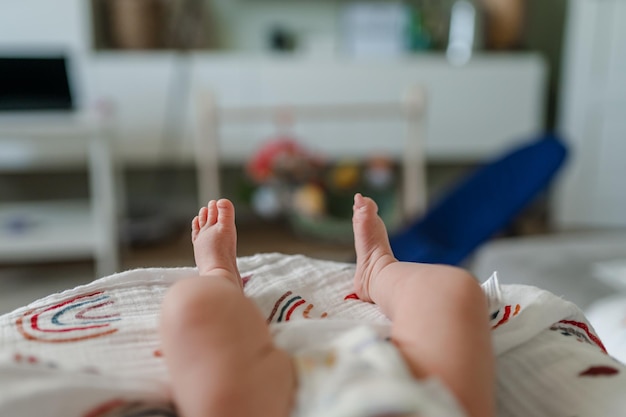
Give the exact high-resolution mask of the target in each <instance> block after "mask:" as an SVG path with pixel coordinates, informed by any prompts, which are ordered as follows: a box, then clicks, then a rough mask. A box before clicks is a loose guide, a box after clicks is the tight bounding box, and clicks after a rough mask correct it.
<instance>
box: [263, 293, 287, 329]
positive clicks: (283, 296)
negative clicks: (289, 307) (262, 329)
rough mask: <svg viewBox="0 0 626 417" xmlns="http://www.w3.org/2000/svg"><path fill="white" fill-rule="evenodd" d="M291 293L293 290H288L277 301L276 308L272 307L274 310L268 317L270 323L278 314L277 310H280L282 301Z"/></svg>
mask: <svg viewBox="0 0 626 417" xmlns="http://www.w3.org/2000/svg"><path fill="white" fill-rule="evenodd" d="M291 294H292V292H291V291H287V292H286V293H284V294H283V295H282V296H281V297H280V298H279V299H278V300H277V301H276V303H275V304H274V308H273V309H272V312H271V313H270V316H269V317H268V319H267V322H268V323H271V322H272V320H273V319H274V316H275V315H276V312H277V311H278V307H280V303H282V302H283V300H284V299H285V298H287V297H289V296H290V295H291Z"/></svg>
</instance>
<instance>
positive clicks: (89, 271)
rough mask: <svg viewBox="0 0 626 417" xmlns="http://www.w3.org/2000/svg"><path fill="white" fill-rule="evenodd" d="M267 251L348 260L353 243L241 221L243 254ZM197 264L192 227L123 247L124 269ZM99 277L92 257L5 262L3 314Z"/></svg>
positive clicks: (0, 268) (1, 270)
mask: <svg viewBox="0 0 626 417" xmlns="http://www.w3.org/2000/svg"><path fill="white" fill-rule="evenodd" d="M262 252H280V253H286V254H297V253H299V254H305V255H308V256H311V257H313V258H318V259H328V260H334V261H346V262H350V261H352V260H353V259H354V250H353V246H352V244H351V243H334V242H326V241H319V240H312V239H306V238H302V237H298V236H296V235H294V233H293V232H292V231H291V230H290V229H289V228H288V227H287V226H286V225H284V224H281V223H275V224H271V223H268V224H246V225H243V226H242V225H238V254H239V256H249V255H254V254H256V253H262ZM193 265H194V260H193V252H192V247H191V242H190V240H189V232H188V231H187V230H181V231H180V233H177V234H175V235H174V236H173V237H171V238H170V239H167V240H166V241H164V242H162V243H160V244H158V245H157V244H153V245H150V246H144V247H141V248H126V249H124V250H122V254H121V267H120V270H128V269H134V268H145V267H177V266H193ZM94 278H95V277H94V270H93V263H92V262H91V261H84V262H62V263H52V264H33V265H30V264H29V265H0V314H4V313H7V312H9V311H12V310H14V309H15V308H18V307H21V306H23V305H26V304H28V303H30V302H31V301H34V300H36V299H38V298H41V297H43V296H46V295H48V294H52V293H55V292H59V291H63V290H65V289H70V288H74V287H76V286H77V285H81V284H86V283H88V282H90V281H92V280H93V279H94Z"/></svg>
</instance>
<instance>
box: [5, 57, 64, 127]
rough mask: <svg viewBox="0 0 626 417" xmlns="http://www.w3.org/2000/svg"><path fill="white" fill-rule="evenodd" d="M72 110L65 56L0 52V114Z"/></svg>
mask: <svg viewBox="0 0 626 417" xmlns="http://www.w3.org/2000/svg"><path fill="white" fill-rule="evenodd" d="M75 110H76V103H75V98H74V96H73V94H72V88H71V80H70V76H69V62H68V59H67V57H66V56H64V55H43V54H42V55H34V54H18V53H15V54H7V53H2V52H0V115H2V114H5V115H6V114H8V113H11V114H13V115H16V114H18V113H27V114H35V113H66V112H67V113H72V112H74V111H75Z"/></svg>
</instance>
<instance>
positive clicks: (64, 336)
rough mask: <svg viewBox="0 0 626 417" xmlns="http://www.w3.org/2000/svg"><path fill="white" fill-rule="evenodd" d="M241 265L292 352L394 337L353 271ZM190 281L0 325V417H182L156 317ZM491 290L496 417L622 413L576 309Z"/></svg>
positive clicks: (42, 307) (28, 309)
mask: <svg viewBox="0 0 626 417" xmlns="http://www.w3.org/2000/svg"><path fill="white" fill-rule="evenodd" d="M238 265H239V269H240V271H241V274H242V279H243V281H244V290H245V292H246V294H247V295H248V296H249V297H251V298H252V299H253V300H254V301H255V302H256V303H257V305H258V306H259V308H260V309H261V311H262V312H263V314H264V315H265V317H266V318H267V321H268V323H270V326H271V328H272V329H273V331H274V333H275V334H276V340H277V343H278V344H279V345H281V346H283V347H284V348H285V349H287V350H290V351H292V352H295V351H298V350H301V349H303V348H304V347H306V346H310V345H311V344H312V343H313V342H314V341H315V340H318V338H319V335H316V334H315V332H310V331H307V332H298V331H293V332H281V331H280V329H281V328H286V327H287V326H290V325H294V328H295V327H302V328H304V327H308V326H298V325H299V324H300V325H301V324H302V323H304V322H303V321H306V320H309V321H311V322H313V321H314V322H316V323H320V324H323V323H325V322H327V323H329V326H328V328H330V332H335V333H336V335H337V336H340V335H341V330H337V329H340V328H341V326H339V327H338V326H336V324H338V323H340V322H344V323H345V322H353V323H355V322H358V323H360V324H367V325H368V326H371V327H372V328H376V329H379V330H380V331H381V332H385V329H388V326H389V322H388V320H387V319H386V318H385V317H384V315H383V314H382V313H381V312H380V311H379V310H378V308H377V307H376V306H374V305H372V304H368V303H364V302H361V301H359V300H357V299H356V297H355V296H354V295H353V294H351V293H352V277H353V274H354V265H352V264H345V263H337V262H330V261H321V260H314V259H310V258H307V257H304V256H287V255H281V254H264V255H256V256H252V257H246V258H239V259H238ZM194 272H195V270H194V269H193V268H153V269H137V270H132V271H127V272H123V273H120V274H115V275H111V276H108V277H104V278H101V279H99V280H96V281H94V282H92V283H90V284H88V285H84V286H80V287H77V288H74V289H71V290H68V291H65V292H63V293H59V294H53V295H50V296H48V297H45V298H43V299H40V300H37V301H35V302H33V303H31V304H30V305H28V306H24V307H22V308H19V309H17V310H15V311H13V312H11V313H9V314H5V315H3V316H0V416H11V417H13V416H40V415H41V416H49V417H53V416H59V417H61V416H63V417H73V416H76V417H79V416H80V417H105V416H106V417H138V416H175V415H176V410H175V408H174V406H173V405H172V403H171V394H170V389H169V382H168V374H167V370H166V368H165V365H164V363H163V357H162V352H161V350H160V344H159V338H158V332H157V328H158V322H159V309H160V303H161V300H162V298H163V295H164V294H165V292H166V291H167V289H168V288H169V287H170V286H171V285H172V283H174V282H175V281H177V280H179V279H184V278H185V277H187V276H189V275H190V274H193V273H194ZM483 288H484V290H485V293H486V296H487V297H488V298H489V302H490V309H491V317H490V320H491V323H492V329H493V330H492V335H493V343H494V349H495V352H496V354H497V372H498V375H497V407H498V416H501V417H508V416H520V417H522V416H523V417H548V416H549V417H560V416H563V417H573V416H577V417H600V416H602V417H606V416H626V395H625V393H626V369H625V367H624V366H623V364H622V363H621V362H619V361H617V360H615V359H613V358H612V357H611V356H610V352H608V353H609V354H607V352H606V351H605V349H604V346H603V345H602V342H601V341H600V339H598V337H597V336H596V334H595V332H594V329H593V328H592V327H591V326H590V325H589V324H588V323H587V321H586V320H585V318H584V316H583V315H582V313H581V312H580V310H579V309H578V308H577V307H576V306H574V305H573V304H571V303H569V302H566V301H564V300H562V299H561V298H559V297H557V296H555V295H553V294H550V293H548V292H546V291H542V290H540V289H537V288H534V287H528V286H517V285H506V286H504V285H503V286H500V285H499V284H498V282H497V278H496V277H492V278H491V279H489V280H488V281H486V282H485V283H484V284H483ZM459 320H463V318H462V317H459ZM317 327H320V328H323V327H324V326H317ZM352 327H353V326H352ZM320 331H325V332H326V334H327V335H328V333H329V330H328V329H327V330H320ZM281 334H282V335H281ZM289 334H291V336H289Z"/></svg>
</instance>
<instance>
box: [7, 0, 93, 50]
mask: <svg viewBox="0 0 626 417" xmlns="http://www.w3.org/2000/svg"><path fill="white" fill-rule="evenodd" d="M88 6H89V1H88V0H0V48H62V49H70V50H73V51H86V50H87V49H88V48H89V47H90V46H91V29H90V21H89V19H87V18H86V17H87V16H88V14H89V12H88V10H87V8H88Z"/></svg>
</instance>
